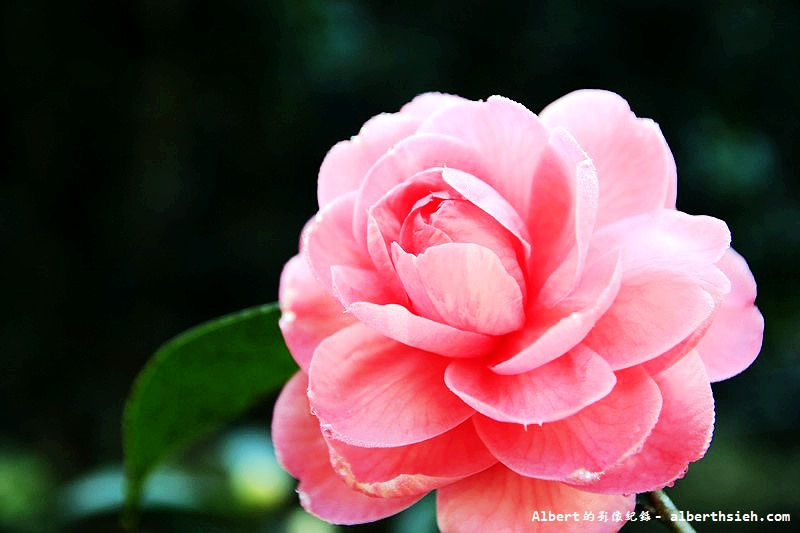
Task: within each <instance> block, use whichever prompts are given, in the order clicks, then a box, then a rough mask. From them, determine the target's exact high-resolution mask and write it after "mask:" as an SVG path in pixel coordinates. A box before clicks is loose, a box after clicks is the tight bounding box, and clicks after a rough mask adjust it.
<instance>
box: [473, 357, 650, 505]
mask: <svg viewBox="0 0 800 533" xmlns="http://www.w3.org/2000/svg"><path fill="white" fill-rule="evenodd" d="M561 390H562V394H563V395H566V394H568V392H569V391H568V390H566V389H564V388H563V387H562V389H561ZM660 411H661V395H660V394H659V391H658V387H657V386H656V384H655V382H654V381H653V380H652V379H651V378H650V377H648V376H647V374H646V373H645V372H644V371H642V370H640V369H632V370H629V371H625V372H620V373H618V374H617V384H616V386H615V387H614V389H613V390H612V391H611V393H610V394H608V395H607V396H605V397H604V398H602V399H601V400H599V401H597V402H596V403H593V404H592V405H590V406H588V407H586V408H585V409H583V410H581V411H578V412H577V413H575V414H573V415H572V416H569V417H567V418H564V419H563V420H559V421H556V422H550V423H546V424H542V425H533V426H528V427H524V426H521V425H518V424H508V423H503V422H498V421H495V420H492V419H490V418H488V417H485V416H482V415H475V417H473V421H474V422H475V427H476V429H477V430H478V434H479V435H480V436H481V438H482V439H483V442H485V443H486V446H487V447H488V448H489V450H490V451H491V452H492V454H494V456H495V457H497V458H498V459H499V460H500V462H502V463H503V464H505V465H506V466H507V467H509V468H510V469H512V470H513V471H515V472H517V473H519V474H522V475H524V476H531V477H537V478H541V479H552V480H557V481H589V480H593V479H597V478H598V477H600V475H601V474H602V473H603V471H604V470H606V469H607V468H609V467H610V466H612V465H614V464H616V463H617V462H619V461H620V460H622V459H623V458H625V457H626V456H628V455H630V454H633V453H636V452H637V451H638V450H639V448H640V447H641V446H642V444H643V443H644V441H645V439H646V438H647V436H648V435H649V434H650V431H651V430H652V429H653V427H654V426H655V424H656V421H657V420H658V415H659V412H660ZM627 492H631V491H627Z"/></svg>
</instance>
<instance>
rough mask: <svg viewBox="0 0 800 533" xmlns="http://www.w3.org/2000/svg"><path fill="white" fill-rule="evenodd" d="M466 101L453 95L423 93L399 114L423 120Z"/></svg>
mask: <svg viewBox="0 0 800 533" xmlns="http://www.w3.org/2000/svg"><path fill="white" fill-rule="evenodd" d="M467 101H468V100H467V99H466V98H462V97H461V96H456V95H454V94H446V93H436V92H430V93H423V94H420V95H419V96H417V97H415V98H414V99H413V100H411V101H410V102H409V103H407V104H406V105H404V106H403V107H402V108H401V109H400V112H401V113H402V114H403V115H405V116H410V117H413V118H415V119H418V120H424V119H426V118H428V117H429V116H430V115H432V114H433V113H435V112H437V111H440V110H442V109H445V108H447V107H450V106H452V105H455V104H459V103H462V102H467Z"/></svg>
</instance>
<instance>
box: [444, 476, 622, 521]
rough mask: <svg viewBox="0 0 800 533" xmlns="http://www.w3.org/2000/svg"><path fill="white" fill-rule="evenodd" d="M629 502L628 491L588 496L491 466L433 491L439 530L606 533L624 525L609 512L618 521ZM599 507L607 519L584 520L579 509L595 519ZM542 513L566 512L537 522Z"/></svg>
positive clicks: (588, 494)
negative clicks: (625, 494) (559, 519)
mask: <svg viewBox="0 0 800 533" xmlns="http://www.w3.org/2000/svg"><path fill="white" fill-rule="evenodd" d="M635 503H636V502H635V496H634V495H629V496H621V495H613V496H607V495H601V494H592V493H590V492H584V491H581V490H578V489H575V488H573V487H570V486H569V485H564V484H562V483H557V482H553V481H544V480H541V479H531V478H526V477H522V476H520V475H518V474H515V473H514V472H511V471H510V470H508V469H507V468H505V467H503V466H502V465H496V466H494V467H492V468H489V469H488V470H484V471H483V472H481V473H479V474H475V475H474V476H472V477H469V478H467V479H464V480H462V481H459V482H457V483H453V484H452V485H448V486H447V487H442V488H441V489H439V491H438V494H437V497H436V515H437V521H438V525H439V529H440V530H441V531H442V532H443V533H452V532H484V531H498V532H500V531H502V532H503V533H506V532H507V533H517V532H519V533H545V532H548V533H549V532H552V533H561V532H574V533H585V532H608V531H618V530H619V528H621V527H622V526H623V524H624V522H623V521H619V522H617V521H614V520H613V519H612V517H613V516H614V513H615V512H619V513H620V515H621V517H622V518H623V519H624V516H625V513H626V512H628V511H632V510H633V508H634V505H635ZM603 511H604V512H605V513H606V514H607V516H608V520H607V521H588V520H584V512H591V513H592V516H595V517H596V516H597V515H599V513H600V512H603ZM534 513H536V514H534ZM547 513H553V515H558V514H559V513H561V514H562V515H567V514H568V515H569V518H568V519H566V520H563V518H564V517H563V516H562V521H557V520H556V518H555V516H554V518H553V521H547V522H545V521H541V518H542V517H543V515H544V516H546V517H549V516H550V515H548V514H547ZM576 515H577V516H576ZM537 518H538V520H537ZM532 519H533V520H532Z"/></svg>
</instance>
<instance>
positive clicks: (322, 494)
mask: <svg viewBox="0 0 800 533" xmlns="http://www.w3.org/2000/svg"><path fill="white" fill-rule="evenodd" d="M307 383H308V380H307V377H306V375H305V374H303V373H302V372H298V373H297V374H295V375H294V377H292V379H290V380H289V382H288V383H287V384H286V386H285V387H284V388H283V391H282V392H281V394H280V396H279V397H278V400H277V401H276V403H275V413H274V415H273V417H272V438H273V443H274V445H275V454H276V455H277V458H278V461H279V462H280V464H281V465H282V466H283V467H284V468H285V469H286V470H287V471H288V472H289V473H290V474H291V475H292V476H294V477H296V478H298V479H299V480H300V485H299V486H298V487H297V492H298V494H299V496H300V503H301V504H302V506H303V508H305V510H306V511H308V512H309V513H311V514H313V515H314V516H316V517H318V518H321V519H322V520H325V521H327V522H331V523H334V524H360V523H363V522H372V521H374V520H379V519H381V518H385V517H387V516H391V515H393V514H395V513H398V512H400V511H402V510H403V509H405V508H407V507H410V506H411V505H412V504H413V503H415V502H416V501H417V500H419V499H420V496H419V495H416V496H403V497H398V498H373V497H370V496H367V495H365V494H364V493H362V492H359V491H357V490H353V489H351V488H350V487H348V486H347V484H346V483H345V481H344V480H343V479H342V478H341V477H339V476H338V475H337V474H336V473H335V472H334V470H333V468H332V467H331V463H330V460H329V458H328V447H327V446H326V444H325V441H324V440H323V438H322V433H320V429H319V422H318V421H317V419H316V418H315V417H314V416H313V415H311V414H310V412H309V405H308V399H307V398H306V385H307Z"/></svg>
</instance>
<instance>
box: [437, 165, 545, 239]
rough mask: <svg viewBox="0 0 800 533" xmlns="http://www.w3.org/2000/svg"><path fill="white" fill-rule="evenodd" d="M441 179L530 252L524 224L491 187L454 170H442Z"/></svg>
mask: <svg viewBox="0 0 800 533" xmlns="http://www.w3.org/2000/svg"><path fill="white" fill-rule="evenodd" d="M442 179H443V180H444V181H445V183H447V184H448V185H449V186H450V187H452V188H453V190H455V191H456V192H458V193H459V194H460V195H461V196H463V197H464V198H466V199H467V200H469V201H470V203H472V204H473V205H475V206H477V207H479V208H480V209H481V210H483V211H484V212H486V213H488V214H489V215H491V216H492V218H494V219H495V220H496V221H497V222H499V223H500V225H501V226H503V227H504V228H505V229H507V230H508V231H509V232H511V234H512V235H514V236H515V237H516V238H517V240H518V241H519V242H520V243H522V244H523V246H524V247H525V250H526V251H527V252H528V253H529V252H530V244H529V240H528V230H527V228H526V227H525V222H524V221H523V220H522V219H521V218H520V216H519V214H518V213H517V212H516V211H515V210H514V208H513V207H512V206H511V204H510V203H508V201H507V200H506V199H505V198H503V197H502V196H500V194H499V193H498V192H497V191H495V190H494V189H493V188H492V187H491V186H489V185H488V184H487V183H486V182H483V181H481V180H480V179H478V178H476V177H475V176H473V175H471V174H468V173H466V172H463V171H461V170H458V169H454V168H445V169H443V170H442Z"/></svg>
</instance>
